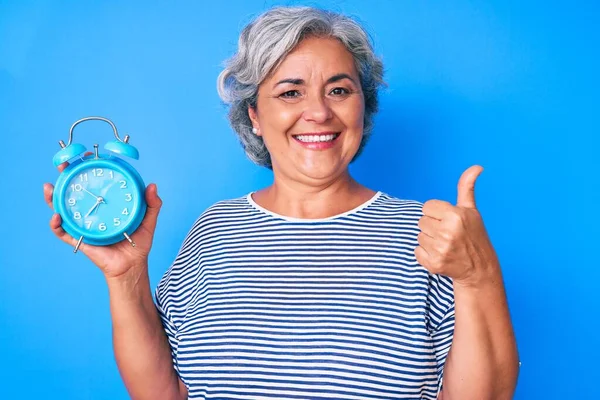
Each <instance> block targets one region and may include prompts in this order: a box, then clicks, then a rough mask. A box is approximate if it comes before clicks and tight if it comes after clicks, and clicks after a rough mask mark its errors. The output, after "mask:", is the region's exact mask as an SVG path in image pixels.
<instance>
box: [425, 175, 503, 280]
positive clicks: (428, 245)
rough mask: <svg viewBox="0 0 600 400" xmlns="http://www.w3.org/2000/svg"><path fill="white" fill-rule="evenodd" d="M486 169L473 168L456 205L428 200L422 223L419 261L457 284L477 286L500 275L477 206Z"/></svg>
mask: <svg viewBox="0 0 600 400" xmlns="http://www.w3.org/2000/svg"><path fill="white" fill-rule="evenodd" d="M482 171H483V168H482V167H480V166H478V165H474V166H472V167H470V168H468V169H467V170H466V171H465V172H463V174H462V176H461V177H460V180H459V182H458V199H457V202H456V205H452V204H450V203H449V202H446V201H441V200H429V201H427V202H426V203H425V204H424V205H423V216H422V217H421V219H420V220H419V228H420V229H421V232H420V233H419V236H418V242H419V245H418V246H417V247H416V248H415V256H416V258H417V261H418V262H419V263H420V264H421V265H422V266H424V267H425V268H427V270H429V272H431V273H433V274H440V275H445V276H448V277H450V278H452V280H453V281H454V283H455V285H456V284H462V285H464V286H478V285H479V284H480V283H483V282H484V281H485V280H486V279H489V278H492V279H493V278H494V277H495V276H497V275H496V274H497V271H498V270H499V266H498V264H499V262H498V258H497V256H496V253H495V251H494V248H493V246H492V244H491V242H490V240H489V238H488V235H487V232H486V230H485V227H484V224H483V220H482V218H481V215H480V214H479V211H478V210H477V207H476V205H475V181H476V180H477V178H478V177H479V175H480V174H481V172H482Z"/></svg>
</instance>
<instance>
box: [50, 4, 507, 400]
mask: <svg viewBox="0 0 600 400" xmlns="http://www.w3.org/2000/svg"><path fill="white" fill-rule="evenodd" d="M382 71H383V68H382V64H381V61H380V60H379V59H378V58H377V57H376V56H375V55H374V54H373V51H372V47H371V45H370V43H369V41H368V38H367V35H366V34H365V32H364V31H363V30H362V28H361V27H360V26H359V25H357V24H356V23H355V22H354V21H352V20H350V19H348V18H346V17H344V16H341V15H338V14H334V13H330V12H325V11H322V10H318V9H313V8H301V7H288V8H275V9H272V10H270V11H268V12H266V13H265V14H263V15H262V16H260V17H259V18H257V19H256V20H255V21H254V22H252V23H251V24H249V25H248V26H247V27H246V28H245V29H244V30H243V32H242V34H241V37H240V41H239V49H238V53H237V54H236V55H235V56H234V57H233V58H232V59H231V60H229V62H228V65H227V67H226V69H225V70H224V71H223V72H222V73H221V75H220V76H219V80H218V89H219V93H220V95H221V97H222V98H223V100H224V101H225V102H227V103H228V104H230V106H231V108H230V114H229V115H230V121H231V124H232V126H233V128H234V130H235V131H236V132H237V133H238V134H239V136H240V140H241V142H242V145H243V146H244V149H245V151H246V153H247V154H248V156H249V157H250V158H251V159H252V160H253V161H254V162H256V163H258V164H259V165H263V166H266V167H269V168H271V169H272V170H273V175H274V180H273V183H272V185H271V186H269V187H267V188H264V189H262V190H259V191H256V192H253V193H250V194H249V195H247V196H244V197H242V198H239V199H233V200H228V201H222V202H219V203H217V204H215V205H214V206H212V207H210V208H209V209H208V210H206V211H205V212H204V213H203V214H202V215H201V217H200V218H199V219H198V220H197V222H196V223H195V224H194V226H193V227H192V229H191V230H190V232H189V234H188V236H187V238H186V239H185V241H184V243H183V245H182V247H181V250H180V252H179V254H178V256H177V258H176V260H175V262H174V264H173V265H172V267H171V268H170V269H169V270H168V271H167V273H166V274H165V275H164V277H163V279H162V280H161V282H160V283H159V285H158V287H157V289H156V305H155V303H154V302H153V297H152V294H151V291H150V285H149V280H148V272H147V271H148V264H147V260H148V253H149V251H150V247H151V244H152V237H153V234H154V230H155V227H156V221H157V216H158V212H159V209H160V207H161V200H160V199H159V197H158V195H157V189H156V185H154V184H152V185H150V186H149V187H148V188H147V192H146V198H147V203H148V211H147V215H146V217H145V219H144V222H143V223H142V225H141V227H140V228H139V230H138V231H137V232H136V233H135V234H134V236H135V237H134V240H135V242H136V243H137V247H135V248H133V247H131V246H129V244H128V243H127V242H124V243H119V244H116V245H113V246H110V247H102V248H99V247H93V246H89V245H84V246H82V247H81V251H83V252H84V253H85V254H86V255H87V256H88V257H89V258H90V259H91V260H92V261H93V262H94V263H95V264H96V265H98V267H100V268H101V270H102V271H103V272H104V275H105V277H106V281H107V283H108V287H109V291H110V304H111V313H112V319H113V327H114V328H113V329H114V349H115V355H116V359H117V363H118V366H119V369H120V372H121V375H122V377H123V379H124V381H125V384H126V386H127V388H128V390H129V392H130V394H131V396H132V398H135V399H184V398H190V399H224V398H235V399H256V398H276V399H299V398H303V399H304V398H311V399H316V398H319V399H324V398H327V399H417V398H419V399H421V398H422V399H436V398H437V399H441V398H443V399H445V400H452V399H460V400H465V399H509V398H511V397H512V393H513V391H514V388H515V382H516V376H517V353H516V345H515V340H514V336H513V333H512V327H511V323H510V318H509V314H508V309H507V305H506V299H505V294H504V289H503V284H502V276H501V272H500V267H499V265H498V260H497V257H496V255H495V253H494V250H493V248H492V245H491V244H490V242H489V240H488V239H487V235H486V233H485V228H484V226H483V222H482V220H481V217H480V215H479V213H478V212H477V209H476V206H475V200H474V185H475V180H476V178H477V176H478V175H479V173H480V172H481V168H480V167H477V166H474V167H472V168H470V169H468V170H467V171H466V172H465V173H464V174H463V176H462V177H461V179H460V181H459V186H458V201H457V204H456V205H452V204H450V203H447V202H442V201H438V200H432V201H429V202H427V203H425V204H424V205H422V204H420V203H418V202H416V201H411V200H401V199H397V198H394V197H392V196H389V195H387V194H385V193H381V192H376V191H373V190H371V189H369V188H367V187H365V186H363V185H361V184H360V183H358V182H356V181H355V180H354V179H353V178H352V177H351V176H350V174H349V172H348V165H349V164H350V163H351V161H352V160H353V159H355V158H356V157H357V155H358V154H359V153H360V151H361V150H362V148H363V146H364V145H365V142H366V140H367V138H368V136H369V134H370V131H371V126H372V117H373V114H374V113H375V112H376V110H377V91H378V88H379V86H380V85H381V83H382ZM45 195H46V201H47V202H48V203H49V204H51V198H52V188H51V186H50V185H48V186H47V187H46V188H45ZM51 227H52V229H53V230H54V232H55V233H56V235H57V236H58V237H60V238H61V239H62V240H63V241H65V242H67V243H69V244H71V245H73V244H74V242H75V240H74V239H73V238H71V237H69V236H68V235H67V234H66V233H65V232H64V231H63V230H62V229H61V227H60V217H59V216H58V215H54V216H53V218H52V220H51ZM161 322H162V323H161ZM442 383H443V384H442Z"/></svg>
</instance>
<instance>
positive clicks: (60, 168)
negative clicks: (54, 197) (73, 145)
mask: <svg viewBox="0 0 600 400" xmlns="http://www.w3.org/2000/svg"><path fill="white" fill-rule="evenodd" d="M92 154H94V153H92V152H91V151H86V152H85V153H83V156H84V157H85V156H89V155H92ZM68 166H69V163H68V162H67V161H65V162H64V163H62V164H60V165H59V166H58V167H56V168H58V172H63V171H64V170H65V168H67V167H68Z"/></svg>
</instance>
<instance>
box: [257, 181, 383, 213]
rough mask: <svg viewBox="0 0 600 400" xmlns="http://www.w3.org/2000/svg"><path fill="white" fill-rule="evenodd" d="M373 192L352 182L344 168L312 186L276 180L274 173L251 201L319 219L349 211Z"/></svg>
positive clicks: (266, 206)
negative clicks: (329, 179)
mask: <svg viewBox="0 0 600 400" xmlns="http://www.w3.org/2000/svg"><path fill="white" fill-rule="evenodd" d="M374 195H375V192H374V191H372V190H370V189H368V188H366V187H364V186H362V185H361V184H359V183H358V182H356V181H355V180H354V179H353V178H352V177H351V176H350V174H349V172H348V171H346V172H345V173H344V174H342V175H341V176H340V177H338V178H337V179H335V180H333V181H328V182H326V183H322V184H316V185H315V184H311V185H308V184H305V183H302V182H298V181H290V180H286V179H278V177H277V174H276V175H275V179H274V181H273V184H272V185H271V186H269V187H267V188H265V189H263V190H260V191H258V192H256V193H254V194H253V200H254V201H255V202H256V203H257V204H259V205H260V206H261V207H263V208H265V209H267V210H269V211H271V212H274V213H276V214H279V215H283V216H287V217H292V218H302V219H320V218H328V217H331V216H334V215H338V214H342V213H344V212H347V211H349V210H352V209H354V208H356V207H358V206H360V205H361V204H363V203H365V202H366V201H368V200H369V199H371V198H372V197H373V196H374Z"/></svg>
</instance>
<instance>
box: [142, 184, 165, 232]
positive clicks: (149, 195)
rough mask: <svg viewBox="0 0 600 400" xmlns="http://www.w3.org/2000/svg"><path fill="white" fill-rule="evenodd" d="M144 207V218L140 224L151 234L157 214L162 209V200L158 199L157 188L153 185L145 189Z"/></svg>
mask: <svg viewBox="0 0 600 400" xmlns="http://www.w3.org/2000/svg"><path fill="white" fill-rule="evenodd" d="M146 206H147V208H146V216H145V217H144V221H143V222H142V224H143V225H145V227H146V228H148V229H149V230H150V231H151V232H154V229H155V228H156V220H157V219H158V213H159V212H160V208H161V207H162V200H161V199H160V197H158V188H157V186H156V184H154V183H151V184H150V185H148V187H147V188H146Z"/></svg>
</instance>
